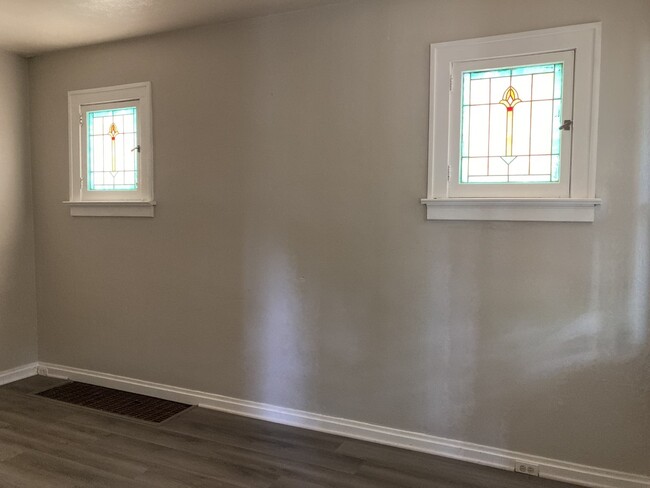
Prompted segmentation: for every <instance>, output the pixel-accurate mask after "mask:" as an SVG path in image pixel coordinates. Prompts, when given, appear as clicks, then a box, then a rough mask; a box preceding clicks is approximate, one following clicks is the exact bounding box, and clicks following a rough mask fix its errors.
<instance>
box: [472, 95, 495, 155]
mask: <svg viewBox="0 0 650 488" xmlns="http://www.w3.org/2000/svg"><path fill="white" fill-rule="evenodd" d="M489 112H490V111H489V107H488V106H487V105H476V106H470V110H469V136H470V137H468V138H467V139H468V142H469V155H470V156H474V157H478V156H487V155H488V135H489V134H488V133H489V129H490V119H489V116H490V113H489Z"/></svg>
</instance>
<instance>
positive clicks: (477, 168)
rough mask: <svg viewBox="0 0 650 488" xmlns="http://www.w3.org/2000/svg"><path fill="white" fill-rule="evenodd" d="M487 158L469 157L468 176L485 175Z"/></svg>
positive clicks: (486, 172)
mask: <svg viewBox="0 0 650 488" xmlns="http://www.w3.org/2000/svg"><path fill="white" fill-rule="evenodd" d="M487 174H488V160H487V158H470V159H469V171H468V176H470V177H472V176H487Z"/></svg>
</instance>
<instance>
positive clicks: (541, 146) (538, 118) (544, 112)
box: [530, 101, 553, 154]
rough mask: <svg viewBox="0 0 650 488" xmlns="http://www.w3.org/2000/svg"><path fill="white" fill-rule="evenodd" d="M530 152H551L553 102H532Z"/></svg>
mask: <svg viewBox="0 0 650 488" xmlns="http://www.w3.org/2000/svg"><path fill="white" fill-rule="evenodd" d="M531 110H532V113H531V116H530V121H531V133H530V154H551V139H552V137H553V134H552V130H553V102H551V101H538V102H532V109H531Z"/></svg>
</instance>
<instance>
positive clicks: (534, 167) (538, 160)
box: [530, 156, 551, 179]
mask: <svg viewBox="0 0 650 488" xmlns="http://www.w3.org/2000/svg"><path fill="white" fill-rule="evenodd" d="M530 172H531V174H534V175H547V176H548V177H549V179H550V177H551V156H531V157H530Z"/></svg>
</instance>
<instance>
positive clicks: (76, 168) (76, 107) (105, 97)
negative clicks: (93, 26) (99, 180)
mask: <svg viewBox="0 0 650 488" xmlns="http://www.w3.org/2000/svg"><path fill="white" fill-rule="evenodd" d="M124 101H130V102H133V103H135V104H136V105H137V107H138V136H139V138H138V144H139V145H140V158H139V161H138V162H139V165H140V167H139V172H140V184H139V189H138V191H137V192H134V194H130V193H128V192H108V191H107V192H101V191H98V192H93V193H92V194H91V193H90V192H88V191H85V187H83V185H85V184H86V181H84V178H83V171H84V170H83V168H82V165H83V162H84V161H85V157H84V155H83V154H82V152H83V141H84V140H85V139H84V138H85V130H86V128H85V124H84V123H83V122H84V120H83V119H84V117H83V114H84V113H85V111H84V107H88V106H91V105H96V104H105V103H119V102H124ZM68 129H69V130H68V132H69V134H68V143H69V151H70V155H69V157H70V199H69V200H68V201H65V202H63V203H65V204H67V205H68V206H69V207H70V215H72V216H75V217H88V216H96V217H153V216H154V206H155V205H156V202H155V200H154V195H153V131H152V113H151V83H150V82H141V83H131V84H127V85H118V86H110V87H103V88H92V89H88V90H76V91H71V92H68ZM131 195H133V198H129V197H131Z"/></svg>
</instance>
